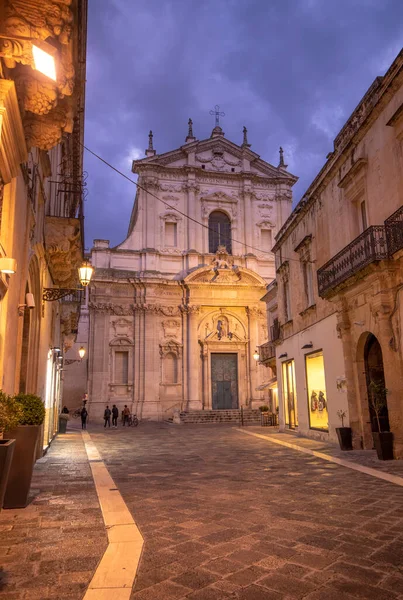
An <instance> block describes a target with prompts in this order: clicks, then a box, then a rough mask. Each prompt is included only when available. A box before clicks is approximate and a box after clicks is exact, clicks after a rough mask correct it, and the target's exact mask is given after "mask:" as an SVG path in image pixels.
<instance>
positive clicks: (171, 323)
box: [162, 319, 180, 338]
mask: <svg viewBox="0 0 403 600" xmlns="http://www.w3.org/2000/svg"><path fill="white" fill-rule="evenodd" d="M162 327H163V330H164V337H166V338H177V337H178V335H179V330H180V323H179V321H175V320H174V319H167V320H166V321H162Z"/></svg>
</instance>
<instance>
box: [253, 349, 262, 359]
mask: <svg viewBox="0 0 403 600" xmlns="http://www.w3.org/2000/svg"><path fill="white" fill-rule="evenodd" d="M253 358H254V360H255V361H256V362H258V360H259V359H260V354H259V350H258V349H257V348H256V350H255V351H254V353H253Z"/></svg>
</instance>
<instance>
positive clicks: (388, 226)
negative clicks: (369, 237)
mask: <svg viewBox="0 0 403 600" xmlns="http://www.w3.org/2000/svg"><path fill="white" fill-rule="evenodd" d="M385 230H386V242H387V245H388V251H389V256H393V254H395V252H397V251H398V250H402V248H403V206H401V207H400V208H398V209H397V211H396V212H394V213H393V215H390V217H388V218H387V219H386V221H385Z"/></svg>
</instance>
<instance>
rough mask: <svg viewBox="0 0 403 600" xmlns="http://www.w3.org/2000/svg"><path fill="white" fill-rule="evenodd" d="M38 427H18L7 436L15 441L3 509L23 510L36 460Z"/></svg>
mask: <svg viewBox="0 0 403 600" xmlns="http://www.w3.org/2000/svg"><path fill="white" fill-rule="evenodd" d="M39 430H40V425H20V426H19V427H17V428H16V429H13V430H12V431H8V432H7V435H8V436H9V437H12V438H14V439H15V448H14V455H13V459H12V461H11V468H10V474H9V477H8V483H7V487H6V493H5V497H4V504H3V506H4V508H25V507H26V505H27V502H28V494H29V488H30V486H31V480H32V473H33V470H34V464H35V458H36V445H37V443H38V437H39Z"/></svg>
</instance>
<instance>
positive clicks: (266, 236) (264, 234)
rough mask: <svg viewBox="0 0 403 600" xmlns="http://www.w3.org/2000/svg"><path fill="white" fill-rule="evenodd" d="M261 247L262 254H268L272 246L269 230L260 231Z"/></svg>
mask: <svg viewBox="0 0 403 600" xmlns="http://www.w3.org/2000/svg"><path fill="white" fill-rule="evenodd" d="M260 240H261V247H260V249H261V250H262V251H263V252H270V250H271V249H272V246H273V241H272V235H271V229H262V230H261V232H260Z"/></svg>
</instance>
